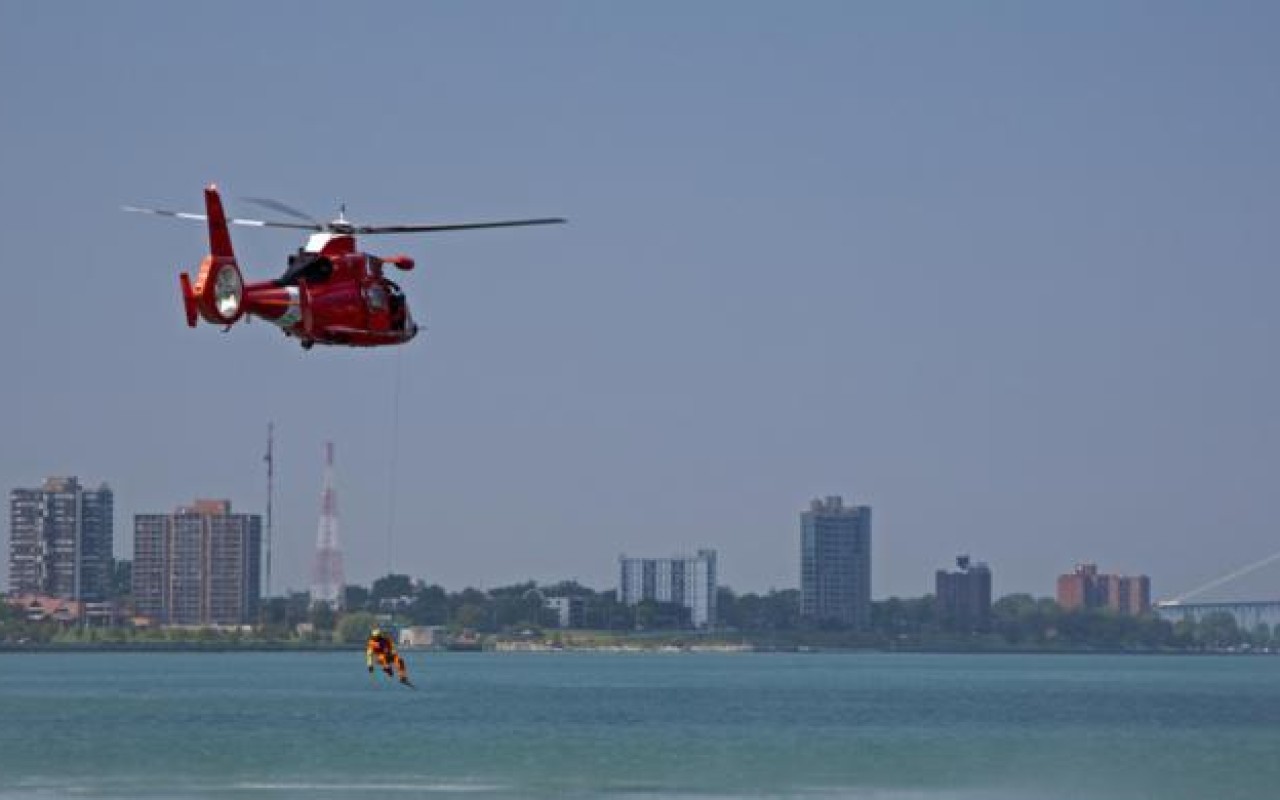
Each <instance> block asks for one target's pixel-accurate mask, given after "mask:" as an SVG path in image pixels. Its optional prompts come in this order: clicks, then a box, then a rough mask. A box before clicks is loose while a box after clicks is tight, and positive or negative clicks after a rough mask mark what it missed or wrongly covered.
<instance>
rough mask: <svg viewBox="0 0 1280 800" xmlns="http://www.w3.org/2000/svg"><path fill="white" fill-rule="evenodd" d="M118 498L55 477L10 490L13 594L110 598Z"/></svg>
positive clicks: (104, 487)
mask: <svg viewBox="0 0 1280 800" xmlns="http://www.w3.org/2000/svg"><path fill="white" fill-rule="evenodd" d="M114 502H115V500H114V495H113V494H112V492H111V489H109V488H108V487H107V485H106V484H103V485H102V486H100V487H99V488H97V489H85V488H84V487H83V486H81V485H80V482H79V481H78V480H77V479H76V478H74V477H52V478H49V479H48V480H46V481H45V482H44V486H42V487H41V488H39V489H14V490H13V491H11V492H9V591H10V592H11V593H13V594H15V595H19V594H22V595H26V594H29V595H45V596H49V597H57V598H62V599H65V600H77V601H86V602H100V601H105V600H107V599H108V597H109V596H110V594H111V565H112V553H111V547H112V541H113V530H114V524H113V520H114V515H115V507H114Z"/></svg>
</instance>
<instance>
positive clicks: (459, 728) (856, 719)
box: [0, 652, 1280, 800]
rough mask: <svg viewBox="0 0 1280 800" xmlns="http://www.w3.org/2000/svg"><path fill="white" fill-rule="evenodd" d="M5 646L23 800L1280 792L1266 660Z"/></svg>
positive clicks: (9, 792) (12, 763) (1215, 798)
mask: <svg viewBox="0 0 1280 800" xmlns="http://www.w3.org/2000/svg"><path fill="white" fill-rule="evenodd" d="M408 660H409V664H410V669H411V671H412V672H413V673H414V675H415V677H416V678H417V679H418V681H419V685H420V689H419V691H416V692H414V691H409V690H407V689H405V688H403V687H400V686H396V685H393V684H390V683H386V682H382V681H378V682H371V681H370V680H369V676H368V675H367V674H366V673H365V671H364V664H363V656H362V654H359V653H350V652H348V653H338V652H329V653H296V654H294V653H245V652H236V653H154V654H144V653H71V654H64V653H40V654H0V800H14V799H15V798H61V797H75V798H99V797H103V798H124V797H148V798H151V797H166V798H168V797H174V798H228V800H247V799H248V798H272V799H273V800H293V798H303V797H322V798H332V799H333V800H337V798H345V797H353V798H354V797H369V796H381V797H391V798H409V797H432V798H439V797H467V798H514V797H574V798H594V797H619V798H663V797H710V796H714V797H754V798H761V797H809V798H870V799H873V800H978V799H979V798H997V800H1006V799H1007V800H1013V799H1014V798H1026V799H1027V800H1067V799H1068V798H1082V799H1085V798H1087V799H1088V800H1137V799H1138V798H1152V800H1154V799H1155V798H1161V799H1164V798H1170V799H1172V800H1179V799H1180V798H1187V799H1191V798H1195V799H1196V800H1202V799H1203V800H1229V799H1230V798H1239V799H1241V800H1245V799H1246V798H1247V799H1248V800H1253V799H1254V798H1257V799H1258V800H1263V799H1266V800H1271V799H1272V798H1280V658H1276V657H1230V656H1222V657H1210V656H1205V657H1176V656H1128V657H1126V656H1048V655H1027V656H1022V655H996V656H991V655H878V654H794V655H793V654H787V655H782V654H673V653H667V654H656V653H655V654H604V653H599V654H597V653H547V654H542V653H524V654H515V653H511V654H487V653H475V654H461V653H449V654H427V653H410V654H409V657H408Z"/></svg>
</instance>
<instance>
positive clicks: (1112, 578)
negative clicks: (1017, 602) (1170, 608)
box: [1058, 564, 1151, 616]
mask: <svg viewBox="0 0 1280 800" xmlns="http://www.w3.org/2000/svg"><path fill="white" fill-rule="evenodd" d="M1058 605H1060V606H1062V607H1063V608H1065V609H1067V610H1069V611H1070V610H1075V609H1078V608H1109V609H1111V610H1112V611H1115V612H1116V613H1118V614H1129V615H1132V616H1137V615H1138V614H1145V613H1146V612H1147V611H1148V610H1149V609H1150V608H1151V579H1150V578H1148V577H1147V576H1146V575H1105V574H1099V573H1098V566H1097V565H1096V564H1077V565H1076V568H1075V571H1074V572H1071V573H1068V574H1066V575H1059V576H1058Z"/></svg>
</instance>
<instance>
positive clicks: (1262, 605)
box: [1155, 600, 1280, 631]
mask: <svg viewBox="0 0 1280 800" xmlns="http://www.w3.org/2000/svg"><path fill="white" fill-rule="evenodd" d="M1155 612H1156V614H1158V615H1159V616H1160V618H1161V619H1167V620H1169V621H1170V622H1177V621H1179V620H1183V619H1190V620H1192V621H1193V622H1200V621H1201V620H1203V619H1204V618H1205V617H1207V616H1209V615H1210V614H1218V613H1223V612H1225V613H1227V614H1230V615H1231V616H1232V617H1235V620H1236V625H1237V626H1238V627H1239V628H1240V630H1243V631H1251V630H1254V629H1255V628H1257V627H1258V626H1259V625H1266V626H1267V627H1269V628H1271V629H1272V630H1275V627H1276V626H1277V625H1280V600H1237V601H1235V602H1231V601H1227V602H1222V603H1178V602H1175V601H1173V600H1162V601H1161V602H1159V603H1156V604H1155Z"/></svg>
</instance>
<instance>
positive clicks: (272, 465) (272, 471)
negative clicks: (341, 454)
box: [263, 422, 276, 597]
mask: <svg viewBox="0 0 1280 800" xmlns="http://www.w3.org/2000/svg"><path fill="white" fill-rule="evenodd" d="M275 427H276V426H275V423H274V422H268V423H267V455H266V457H265V458H263V461H266V462H267V597H270V596H271V501H272V498H274V497H275V478H276V460H275V456H274V455H273V453H272V445H273V444H274V442H275Z"/></svg>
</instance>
